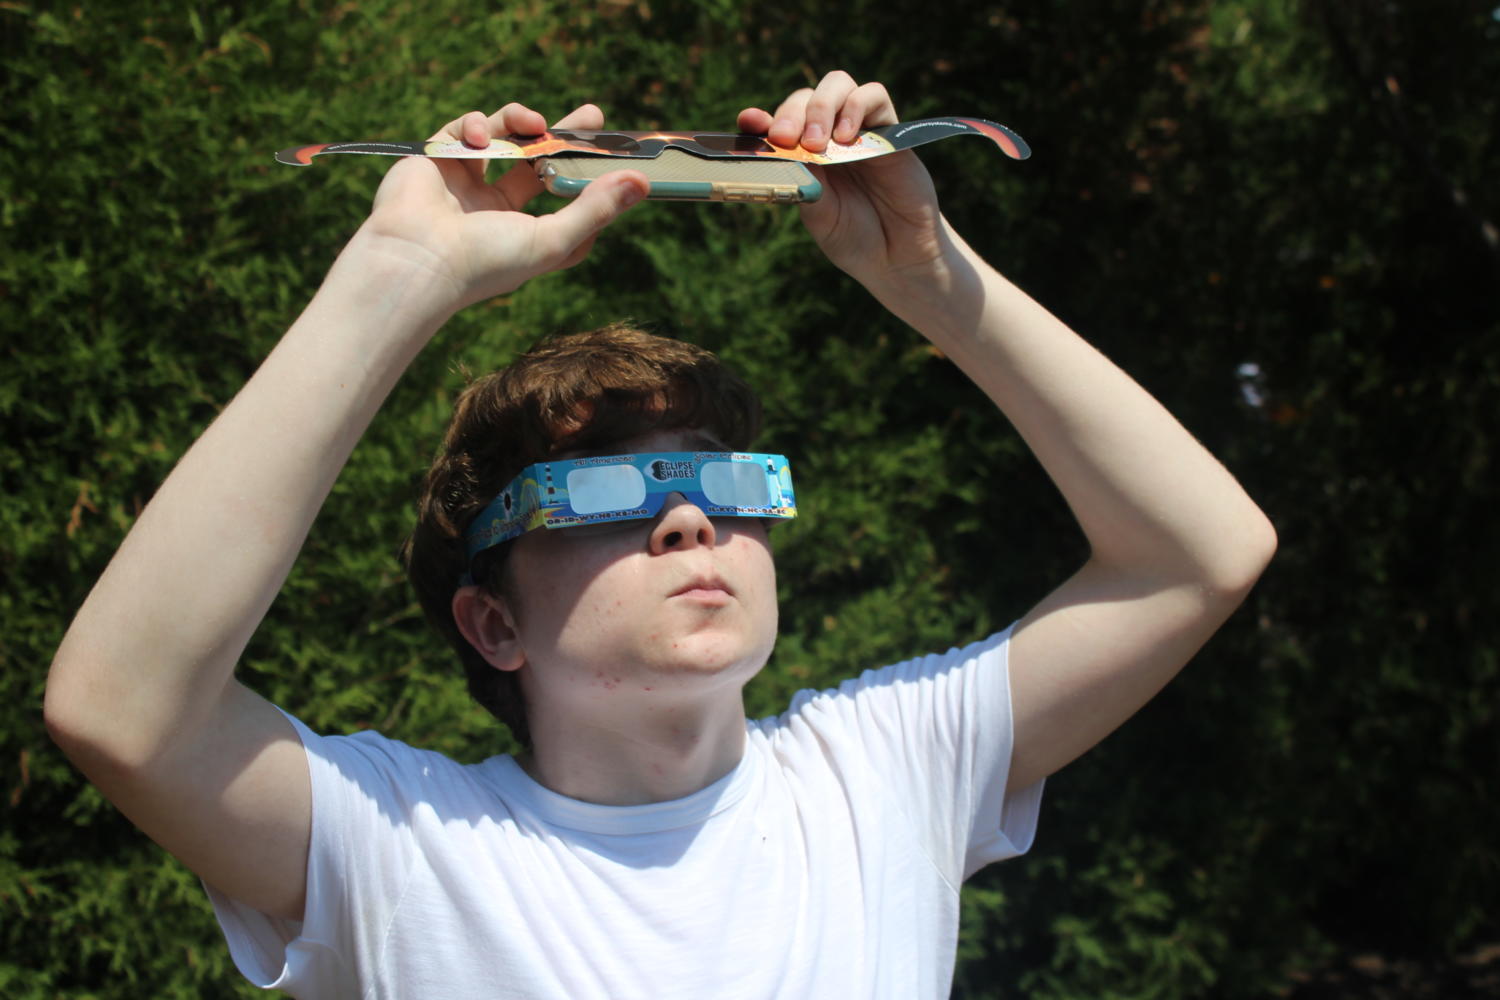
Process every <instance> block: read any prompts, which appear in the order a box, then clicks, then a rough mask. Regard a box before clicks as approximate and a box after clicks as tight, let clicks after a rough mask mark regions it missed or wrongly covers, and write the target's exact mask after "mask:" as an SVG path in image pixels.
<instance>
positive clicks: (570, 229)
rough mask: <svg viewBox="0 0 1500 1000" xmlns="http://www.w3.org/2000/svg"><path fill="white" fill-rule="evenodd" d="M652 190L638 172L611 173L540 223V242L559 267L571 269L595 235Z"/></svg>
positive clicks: (586, 249) (538, 227) (538, 232)
mask: <svg viewBox="0 0 1500 1000" xmlns="http://www.w3.org/2000/svg"><path fill="white" fill-rule="evenodd" d="M649 189H650V182H649V181H647V180H646V175H645V174H643V173H641V172H640V171H639V170H618V171H611V172H609V173H607V174H605V175H604V176H603V177H600V178H599V179H598V180H596V181H592V182H590V183H589V185H588V186H587V187H585V188H584V189H583V193H582V194H580V195H579V196H578V197H577V198H575V199H573V201H572V203H571V204H568V205H566V206H564V207H563V208H561V209H560V210H558V211H556V212H554V213H552V214H551V215H545V216H542V217H541V218H539V219H538V220H537V239H538V241H539V244H540V246H541V248H542V251H543V253H544V255H545V256H547V257H548V258H550V259H551V260H554V261H558V263H557V264H556V265H554V266H556V267H571V266H572V265H573V264H576V263H577V262H578V261H579V260H580V259H582V257H583V254H584V253H587V252H588V247H589V245H590V244H591V243H592V241H593V238H594V236H595V235H596V234H597V233H598V232H599V230H601V229H603V228H604V227H605V226H607V225H609V224H610V223H611V222H613V221H615V219H617V218H618V217H619V216H620V214H621V213H622V212H624V211H625V210H626V209H627V208H629V207H630V206H632V205H634V204H636V203H637V202H639V201H640V200H641V199H642V198H644V197H645V196H646V192H647V191H648V190H649Z"/></svg>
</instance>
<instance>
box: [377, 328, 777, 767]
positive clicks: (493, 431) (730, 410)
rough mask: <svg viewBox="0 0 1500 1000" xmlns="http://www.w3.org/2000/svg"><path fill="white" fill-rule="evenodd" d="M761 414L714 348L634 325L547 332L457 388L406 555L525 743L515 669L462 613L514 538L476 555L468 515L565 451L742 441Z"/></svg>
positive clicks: (441, 619) (482, 690)
mask: <svg viewBox="0 0 1500 1000" xmlns="http://www.w3.org/2000/svg"><path fill="white" fill-rule="evenodd" d="M760 418H761V408H760V401H759V400H758V399H757V398H756V396H755V393H754V392H752V391H751V389H750V387H749V386H748V385H746V384H745V383H744V382H743V381H742V380H741V379H740V378H739V377H738V376H737V375H735V374H734V373H733V372H731V371H730V370H729V369H728V368H726V367H725V366H724V364H723V362H721V361H720V360H719V359H718V358H717V357H715V356H714V355H713V354H712V353H710V352H709V351H706V350H704V349H703V348H701V347H695V346H694V345H692V344H686V343H683V342H681V341H677V340H669V339H667V338H665V337H657V336H653V335H651V334H649V333H645V332H642V331H641V330H638V329H635V328H634V327H631V326H628V325H625V324H614V325H612V326H607V327H604V328H603V329H600V330H595V331H593V332H590V333H579V334H572V335H568V336H559V337H552V338H549V339H546V340H543V341H542V342H540V343H539V344H537V345H536V346H535V347H533V348H532V349H531V350H529V351H527V352H526V353H525V354H523V355H521V356H520V357H519V358H517V359H516V360H515V361H514V362H513V363H512V364H510V365H509V366H507V367H505V368H503V369H501V370H500V371H498V372H495V373H493V374H491V375H486V376H483V377H482V378H479V379H476V380H474V381H473V382H471V383H470V384H469V385H468V386H467V387H466V388H465V389H464V391H463V392H462V394H460V395H459V397H458V402H457V403H456V404H455V406H454V410H453V419H452V420H451V421H450V422H449V424H448V431H447V434H446V435H444V438H443V445H442V449H441V450H440V451H439V453H438V456H437V458H436V459H435V460H434V461H433V463H432V467H431V468H430V469H428V470H427V477H426V480H425V481H424V483H423V486H422V495H421V499H420V500H419V501H418V505H417V523H416V527H415V528H414V529H413V530H412V534H411V537H410V538H408V539H407V541H406V544H405V545H404V546H403V547H402V553H401V554H402V559H403V561H404V562H405V564H406V573H407V577H408V578H409V579H410V580H411V582H412V586H413V587H415V588H416V591H417V598H418V600H419V601H421V604H422V609H423V611H425V612H426V614H427V620H428V621H430V622H431V623H432V625H433V626H434V627H435V628H436V629H437V630H438V632H439V633H441V634H442V635H443V637H444V638H446V639H447V640H448V642H449V644H450V645H452V646H453V648H454V649H455V650H456V651H457V652H458V655H459V659H460V660H461V661H462V663H463V669H464V673H465V674H466V676H467V677H468V683H469V693H470V694H471V695H472V696H473V697H474V700H475V701H477V702H479V704H481V705H483V706H484V707H485V709H487V710H488V711H489V712H490V713H491V714H492V715H494V716H495V717H496V718H498V719H499V720H500V721H501V722H504V723H505V724H506V725H508V726H509V727H510V729H511V732H512V733H513V734H514V735H515V737H516V739H517V740H518V741H520V742H521V743H522V744H523V745H529V743H530V740H531V734H530V730H529V728H528V727H527V724H526V706H525V703H524V700H523V698H522V696H521V690H520V685H519V683H518V681H517V678H516V675H515V673H514V672H510V671H503V670H496V669H495V668H494V667H493V666H491V665H490V664H489V663H488V662H486V661H485V660H484V658H483V657H481V656H480V655H479V652H478V651H477V650H475V649H474V647H473V646H471V645H469V642H468V640H466V639H465V638H464V637H463V634H462V633H461V632H460V631H459V630H458V625H457V624H456V623H455V622H454V620H453V611H452V601H453V594H454V591H456V590H457V589H458V586H459V581H460V578H461V577H462V576H463V574H464V572H465V571H466V570H468V571H469V572H472V574H473V576H474V580H475V582H476V583H478V584H479V585H481V586H483V587H484V588H485V589H487V590H489V591H490V592H492V593H499V592H500V588H501V585H502V576H503V574H502V572H501V569H500V567H501V565H502V564H503V562H504V552H505V550H506V549H507V548H508V546H505V545H502V546H498V547H497V548H494V549H490V550H487V551H485V552H482V553H480V554H479V555H478V556H476V557H475V559H474V565H473V566H468V565H466V561H467V560H466V553H465V543H464V532H465V530H466V529H467V528H468V526H469V523H470V522H471V521H473V520H474V518H475V517H477V516H478V515H479V512H480V511H481V510H483V509H484V507H485V506H486V505H487V504H489V502H490V501H491V500H493V499H494V498H495V496H496V495H497V494H498V493H499V492H500V490H501V489H503V488H504V487H505V486H506V484H508V483H509V482H510V481H511V480H512V479H514V478H515V477H516V476H517V475H519V474H520V472H521V470H522V469H524V468H526V466H528V465H531V464H533V463H535V462H541V461H544V460H546V459H548V458H551V457H553V456H555V455H557V454H559V453H561V452H566V451H574V450H576V451H593V450H597V449H601V448H608V447H610V446H612V445H613V444H615V443H617V442H620V441H624V440H626V439H629V438H633V437H637V436H639V435H642V434H647V433H649V432H651V431H654V430H674V429H677V428H694V429H702V430H705V431H708V432H709V433H711V434H713V435H714V436H715V437H716V438H718V439H719V440H720V441H722V442H723V443H724V444H725V445H726V446H727V447H729V448H731V449H733V450H736V451H744V450H747V449H748V448H749V446H750V443H751V441H752V440H754V438H755V435H756V434H757V433H758V432H759V430H760Z"/></svg>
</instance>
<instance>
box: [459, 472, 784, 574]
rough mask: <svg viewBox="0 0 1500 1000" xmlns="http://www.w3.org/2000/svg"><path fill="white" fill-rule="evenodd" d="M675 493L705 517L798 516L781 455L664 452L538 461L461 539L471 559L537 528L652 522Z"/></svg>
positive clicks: (496, 500)
mask: <svg viewBox="0 0 1500 1000" xmlns="http://www.w3.org/2000/svg"><path fill="white" fill-rule="evenodd" d="M672 493H681V494H682V495H683V497H684V498H685V499H686V500H687V501H688V502H689V503H692V504H694V505H695V506H697V507H699V508H700V509H702V511H703V512H704V513H705V514H707V515H708V516H709V517H770V518H791V517H796V516H797V498H796V494H795V493H794V492H793V491H792V473H791V470H790V469H789V468H788V467H787V461H786V459H785V458H784V457H782V456H781V455H761V454H746V453H743V452H728V451H668V452H652V453H650V454H639V455H604V456H600V457H598V458H573V459H559V460H556V461H551V462H538V463H537V464H535V465H529V466H527V467H526V468H525V469H523V470H521V474H520V475H519V476H517V477H516V478H515V479H513V480H511V483H510V485H509V486H507V487H505V489H503V490H501V491H500V495H499V496H498V497H496V498H495V499H494V500H493V501H492V502H491V503H490V505H489V506H487V507H485V509H484V510H482V511H480V513H479V516H478V517H476V518H475V519H474V523H473V524H471V525H470V526H469V530H468V532H467V534H466V538H467V541H468V553H469V560H470V561H471V562H472V561H473V559H474V557H475V556H476V555H478V554H479V553H481V552H483V551H484V550H485V549H488V548H491V547H493V546H496V545H499V544H501V543H502V542H508V541H510V540H511V539H513V538H518V537H520V536H521V535H524V534H525V533H526V532H528V531H532V530H534V529H536V528H575V527H581V526H583V525H589V524H604V523H607V522H610V521H634V520H639V519H641V518H649V517H655V516H656V515H657V513H658V512H659V511H660V510H661V508H662V504H663V503H665V502H666V499H667V497H668V496H669V495H670V494H672Z"/></svg>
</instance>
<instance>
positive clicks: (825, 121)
mask: <svg viewBox="0 0 1500 1000" xmlns="http://www.w3.org/2000/svg"><path fill="white" fill-rule="evenodd" d="M857 88H858V84H856V83H855V82H854V77H852V76H850V75H849V74H848V73H845V72H844V71H843V70H841V69H836V70H834V71H833V72H832V73H829V74H828V75H827V76H825V77H823V79H821V80H819V81H818V86H817V87H816V89H814V90H813V93H812V97H810V98H808V101H807V106H806V108H805V110H804V112H803V122H802V137H801V138H802V145H803V147H804V148H806V149H810V150H812V151H813V152H815V153H821V152H822V151H823V150H824V149H826V148H827V147H828V138H829V136H831V135H833V127H834V123H835V121H836V119H837V116H838V114H839V112H840V111H841V109H842V108H843V107H844V101H845V100H846V99H847V98H848V97H849V95H850V94H852V93H853V92H854V91H855V90H856V89H857Z"/></svg>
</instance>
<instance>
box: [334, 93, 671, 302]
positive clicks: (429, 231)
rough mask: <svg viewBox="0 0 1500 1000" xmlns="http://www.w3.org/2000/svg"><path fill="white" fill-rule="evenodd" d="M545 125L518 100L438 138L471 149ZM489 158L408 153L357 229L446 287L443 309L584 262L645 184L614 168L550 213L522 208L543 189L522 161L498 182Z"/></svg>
mask: <svg viewBox="0 0 1500 1000" xmlns="http://www.w3.org/2000/svg"><path fill="white" fill-rule="evenodd" d="M603 126H604V114H603V112H601V111H600V110H599V108H597V107H596V106H594V105H592V104H585V105H583V106H582V107H580V108H578V109H577V110H575V111H573V112H572V113H571V114H569V115H567V116H566V117H564V118H563V119H562V120H561V121H559V122H558V123H557V126H556V127H558V128H575V129H599V128H602V127H603ZM545 129H546V120H545V119H544V118H543V117H542V116H541V115H540V114H538V113H537V112H535V111H532V110H531V109H530V108H527V107H524V106H523V105H520V104H515V103H511V104H507V105H506V106H505V107H503V108H501V109H500V110H499V111H497V112H495V113H494V114H493V115H490V116H488V117H486V116H485V115H483V114H481V113H480V112H478V111H471V112H469V113H468V114H466V115H464V116H462V117H460V118H456V119H454V120H453V121H451V122H449V123H448V124H447V125H446V126H444V127H443V128H442V129H439V130H438V132H437V133H436V134H435V135H434V136H433V138H434V139H460V140H462V141H464V142H465V143H467V144H468V145H470V146H473V147H476V148H478V147H482V146H486V145H488V144H489V141H490V139H491V138H493V137H496V136H503V135H539V134H541V133H542V132H543V131H545ZM486 162H487V161H485V160H437V159H427V158H425V157H408V158H406V159H403V160H401V161H399V162H398V163H396V164H395V166H393V167H392V168H391V169H390V171H389V172H388V173H387V174H386V176H385V180H384V181H383V182H382V183H381V185H380V190H379V191H378V192H377V193H376V195H375V205H374V208H373V210H372V211H371V213H370V218H369V219H368V220H367V221H366V223H365V225H364V226H363V227H362V229H361V231H360V237H363V238H367V239H369V241H370V242H369V243H368V244H367V245H368V247H369V249H371V250H375V251H377V252H382V253H387V254H391V255H395V256H399V257H401V258H402V259H404V260H409V261H410V262H411V263H412V264H413V265H414V266H416V267H421V268H425V269H427V270H429V271H431V272H432V274H433V276H434V277H436V278H438V279H440V283H439V284H440V287H439V289H435V290H436V291H438V292H439V294H442V289H444V288H445V289H447V291H448V293H449V294H448V297H447V299H446V300H445V302H446V304H450V305H451V309H452V310H453V311H456V310H458V309H460V308H462V307H464V306H466V305H470V304H472V303H474V302H479V301H482V300H484V299H487V298H491V297H493V296H496V295H503V294H505V293H506V292H510V291H514V290H515V289H516V288H518V287H519V286H521V285H522V284H524V283H525V282H526V281H528V280H530V279H531V278H534V277H536V276H538V275H541V274H546V273H548V272H549V271H555V270H560V269H562V268H566V267H571V266H573V265H574V264H576V263H578V262H579V261H581V260H582V259H583V258H584V257H585V256H586V255H587V254H588V251H589V248H590V247H591V246H592V245H593V241H594V237H595V235H597V234H598V232H599V230H601V229H603V228H604V227H605V226H607V225H608V224H609V223H610V222H612V221H614V219H615V218H616V217H617V216H618V215H619V214H620V213H621V212H623V211H624V210H625V209H627V208H629V207H630V206H631V205H633V204H635V203H636V202H638V201H640V200H641V199H642V198H644V197H645V195H646V192H647V189H648V187H649V182H648V181H647V180H646V177H645V175H644V174H642V173H640V172H639V171H634V170H623V171H618V172H612V173H610V174H607V175H605V176H604V177H602V178H600V179H599V180H596V181H594V182H593V183H591V184H589V185H588V187H587V188H586V189H585V190H584V192H583V193H582V194H581V195H579V196H578V197H577V198H576V199H575V200H574V201H573V202H571V203H570V204H568V205H566V206H564V207H563V208H561V209H560V210H558V211H557V212H555V213H553V214H550V215H541V216H533V215H528V214H526V213H525V212H522V211H521V209H522V208H523V207H524V206H525V205H526V203H527V202H529V201H530V200H531V199H532V198H533V197H535V196H536V195H537V194H539V193H540V192H541V191H542V184H541V182H540V181H539V180H538V179H537V177H536V172H535V170H534V169H533V167H532V164H531V163H530V162H528V161H523V162H521V163H517V164H516V165H515V166H514V167H512V168H511V169H510V170H508V171H506V172H505V173H504V174H503V175H502V176H501V177H500V178H499V179H498V180H495V181H494V182H487V181H486V180H485V176H484V172H485V164H486Z"/></svg>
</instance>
